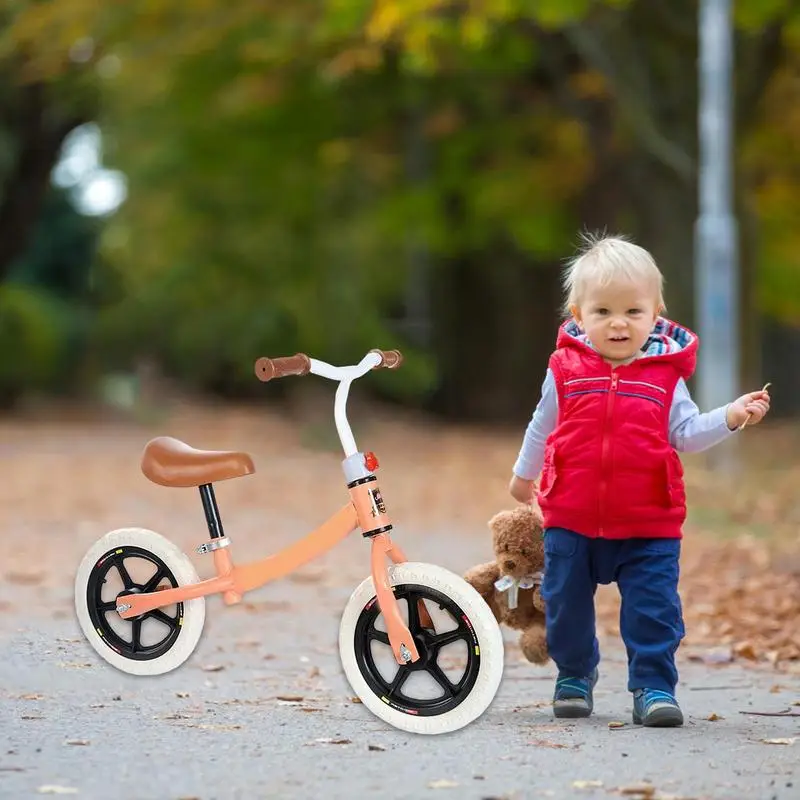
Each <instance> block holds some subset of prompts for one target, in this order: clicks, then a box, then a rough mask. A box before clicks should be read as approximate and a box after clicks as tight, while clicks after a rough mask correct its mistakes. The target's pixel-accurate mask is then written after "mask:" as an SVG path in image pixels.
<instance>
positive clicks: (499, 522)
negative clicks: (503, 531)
mask: <svg viewBox="0 0 800 800" xmlns="http://www.w3.org/2000/svg"><path fill="white" fill-rule="evenodd" d="M512 513H513V512H511V511H498V512H497V513H496V514H495V515H494V516H493V517H492V518H491V519H490V520H489V523H488V524H489V528H491V530H492V531H496V530H497V529H498V528H499V527H501V526H504V525H507V524H508V521H509V519H510V518H511V515H512Z"/></svg>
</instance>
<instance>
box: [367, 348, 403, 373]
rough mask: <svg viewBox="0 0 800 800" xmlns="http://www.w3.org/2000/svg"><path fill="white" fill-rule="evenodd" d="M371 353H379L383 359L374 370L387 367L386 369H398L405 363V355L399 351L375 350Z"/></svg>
mask: <svg viewBox="0 0 800 800" xmlns="http://www.w3.org/2000/svg"><path fill="white" fill-rule="evenodd" d="M370 353H377V354H378V355H379V356H380V357H381V363H380V364H378V366H377V367H374V369H379V368H380V367H386V369H397V368H398V367H399V366H400V365H401V364H402V363H403V354H402V353H401V352H400V351H399V350H378V348H377V347H376V348H374V349H372V350H370Z"/></svg>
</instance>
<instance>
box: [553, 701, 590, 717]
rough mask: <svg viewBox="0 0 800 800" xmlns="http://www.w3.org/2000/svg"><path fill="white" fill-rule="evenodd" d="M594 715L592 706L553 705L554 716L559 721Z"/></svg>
mask: <svg viewBox="0 0 800 800" xmlns="http://www.w3.org/2000/svg"><path fill="white" fill-rule="evenodd" d="M591 715H592V708H591V706H589V707H587V706H585V705H578V704H577V703H576V704H575V705H567V704H565V705H553V716H554V717H557V718H558V719H580V718H582V717H590V716H591Z"/></svg>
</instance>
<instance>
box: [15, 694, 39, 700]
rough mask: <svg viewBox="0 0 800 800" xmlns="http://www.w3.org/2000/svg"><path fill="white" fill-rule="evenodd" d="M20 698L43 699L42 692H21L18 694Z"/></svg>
mask: <svg viewBox="0 0 800 800" xmlns="http://www.w3.org/2000/svg"><path fill="white" fill-rule="evenodd" d="M19 699H20V700H44V695H43V694H23V695H20V698H19Z"/></svg>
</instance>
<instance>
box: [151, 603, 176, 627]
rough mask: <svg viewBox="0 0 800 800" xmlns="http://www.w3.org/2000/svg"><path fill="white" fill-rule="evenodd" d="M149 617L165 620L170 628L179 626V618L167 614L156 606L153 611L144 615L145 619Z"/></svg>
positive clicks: (160, 620) (165, 623)
mask: <svg viewBox="0 0 800 800" xmlns="http://www.w3.org/2000/svg"><path fill="white" fill-rule="evenodd" d="M147 617H151V618H152V619H157V620H158V621H159V622H163V623H164V625H166V626H167V627H168V628H169V629H170V630H175V628H176V627H177V626H178V618H177V617H171V616H169V614H165V613H164V612H163V611H162V610H161V609H160V608H154V609H153V610H152V611H150V612H148V613H147V614H145V615H144V619H146V618H147Z"/></svg>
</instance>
